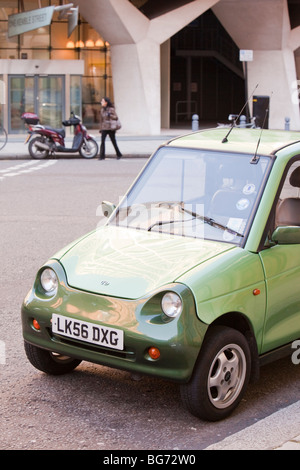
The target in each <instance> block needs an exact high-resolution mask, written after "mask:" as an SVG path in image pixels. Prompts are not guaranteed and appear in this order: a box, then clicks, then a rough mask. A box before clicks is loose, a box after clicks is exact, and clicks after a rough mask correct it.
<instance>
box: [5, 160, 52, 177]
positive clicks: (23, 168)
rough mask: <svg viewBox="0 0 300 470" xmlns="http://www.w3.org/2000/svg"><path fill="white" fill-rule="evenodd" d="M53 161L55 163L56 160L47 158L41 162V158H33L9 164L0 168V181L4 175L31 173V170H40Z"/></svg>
mask: <svg viewBox="0 0 300 470" xmlns="http://www.w3.org/2000/svg"><path fill="white" fill-rule="evenodd" d="M55 163H57V160H49V161H46V162H42V163H41V160H35V161H30V162H26V163H20V164H19V165H14V166H10V167H9V168H5V169H4V170H0V181H1V180H4V179H5V178H6V177H11V176H19V175H22V174H24V173H31V172H33V171H37V170H42V169H43V168H47V167H48V166H51V165H54V164H55Z"/></svg>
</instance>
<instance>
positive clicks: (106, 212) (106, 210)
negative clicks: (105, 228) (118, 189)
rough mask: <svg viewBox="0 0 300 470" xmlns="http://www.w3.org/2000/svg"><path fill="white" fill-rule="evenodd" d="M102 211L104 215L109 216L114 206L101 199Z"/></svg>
mask: <svg viewBox="0 0 300 470" xmlns="http://www.w3.org/2000/svg"><path fill="white" fill-rule="evenodd" d="M101 204H102V212H103V215H104V216H105V217H110V216H111V214H112V213H113V211H114V210H115V208H116V206H115V205H114V204H113V203H112V202H109V201H102V203H101Z"/></svg>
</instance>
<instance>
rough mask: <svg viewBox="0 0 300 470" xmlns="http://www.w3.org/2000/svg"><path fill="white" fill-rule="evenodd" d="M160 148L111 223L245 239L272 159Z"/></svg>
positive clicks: (233, 240)
mask: <svg viewBox="0 0 300 470" xmlns="http://www.w3.org/2000/svg"><path fill="white" fill-rule="evenodd" d="M251 160H252V157H251V156H250V155H249V154H238V153H234V154H233V153H227V152H217V151H207V150H194V149H177V148H174V147H162V148H160V149H159V150H158V151H157V152H156V154H155V155H154V156H153V157H152V159H151V160H150V162H149V164H148V165H147V166H146V167H145V169H144V171H143V172H142V174H141V175H140V177H139V178H138V179H137V181H136V183H135V184H134V185H133V187H132V188H131V190H130V191H129V193H128V194H127V195H126V197H125V198H124V199H123V200H122V202H121V203H120V205H119V207H118V208H117V211H116V212H115V215H114V217H113V218H112V219H111V220H110V221H109V224H114V225H119V226H122V227H128V228H134V229H139V230H146V231H149V232H153V231H159V232H162V233H168V234H171V235H181V236H187V237H194V238H204V239H209V240H217V241H225V242H231V243H235V244H238V245H241V244H243V243H244V241H245V237H246V234H247V230H248V228H249V226H250V223H251V220H252V217H253V213H254V211H255V207H256V204H257V201H258V199H259V196H260V194H261V191H262V188H263V186H264V181H265V179H266V175H267V174H268V172H269V171H268V169H269V167H270V165H271V161H272V159H271V158H270V157H265V156H264V157H259V158H257V159H256V160H255V163H253V161H252V162H251Z"/></svg>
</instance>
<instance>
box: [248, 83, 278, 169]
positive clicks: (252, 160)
mask: <svg viewBox="0 0 300 470" xmlns="http://www.w3.org/2000/svg"><path fill="white" fill-rule="evenodd" d="M272 95H273V92H272V93H271V96H272ZM268 114H269V108H267V109H266V112H265V117H264V120H263V125H262V127H261V131H260V134H259V139H258V142H257V146H256V150H255V153H254V155H253V157H252V159H251V162H250V163H252V164H254V163H257V162H258V160H259V158H258V157H257V152H258V147H259V144H260V141H261V136H262V133H263V130H264V128H265V122H266V119H267V116H268Z"/></svg>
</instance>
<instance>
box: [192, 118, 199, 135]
mask: <svg viewBox="0 0 300 470" xmlns="http://www.w3.org/2000/svg"><path fill="white" fill-rule="evenodd" d="M198 130H199V116H198V114H193V116H192V131H198Z"/></svg>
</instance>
